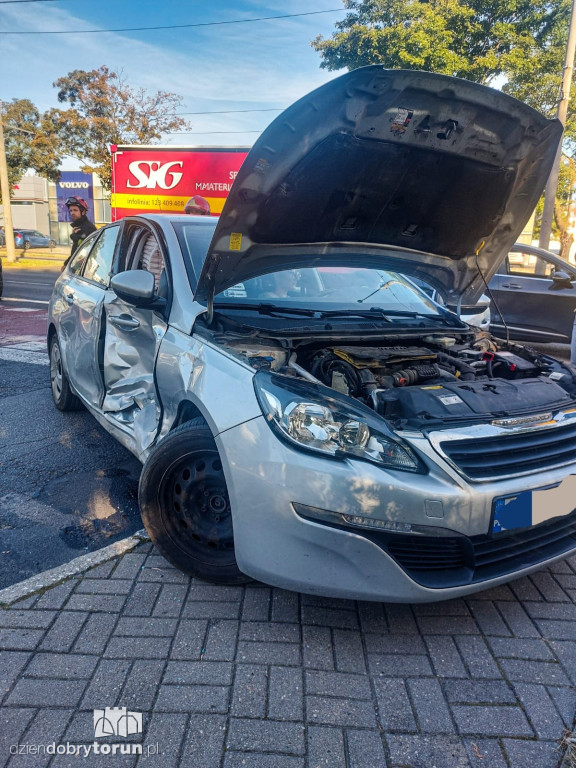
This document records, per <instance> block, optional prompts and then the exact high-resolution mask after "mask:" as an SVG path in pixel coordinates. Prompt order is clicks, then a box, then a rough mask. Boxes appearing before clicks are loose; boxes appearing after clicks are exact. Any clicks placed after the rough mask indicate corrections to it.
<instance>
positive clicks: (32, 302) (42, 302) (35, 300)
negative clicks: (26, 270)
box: [2, 296, 50, 304]
mask: <svg viewBox="0 0 576 768" xmlns="http://www.w3.org/2000/svg"><path fill="white" fill-rule="evenodd" d="M2 301H21V302H22V303H23V304H50V302H49V301H40V299H13V298H10V297H8V296H4V298H3V299H2Z"/></svg>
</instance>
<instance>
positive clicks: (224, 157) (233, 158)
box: [110, 146, 249, 221]
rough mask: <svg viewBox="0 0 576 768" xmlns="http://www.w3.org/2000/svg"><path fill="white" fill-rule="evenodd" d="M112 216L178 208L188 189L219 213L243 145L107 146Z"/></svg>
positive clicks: (243, 153)
mask: <svg viewBox="0 0 576 768" xmlns="http://www.w3.org/2000/svg"><path fill="white" fill-rule="evenodd" d="M110 149H111V152H112V194H111V198H110V203H111V206H112V221H117V220H118V219H121V218H122V217H123V216H134V215H135V214H138V213H184V206H185V205H186V203H187V202H188V200H189V199H190V198H191V197H193V196H194V195H201V196H202V197H204V198H205V199H206V200H207V201H208V203H209V204H210V211H211V213H212V214H214V215H218V214H220V212H221V211H222V208H223V206H224V201H225V200H226V197H227V196H228V192H229V191H230V188H231V186H232V182H233V181H234V179H235V178H236V175H237V173H238V171H239V170H240V166H241V165H242V163H243V162H244V158H245V157H246V155H247V154H248V151H249V147H154V146H149V147H134V146H112V147H111V148H110Z"/></svg>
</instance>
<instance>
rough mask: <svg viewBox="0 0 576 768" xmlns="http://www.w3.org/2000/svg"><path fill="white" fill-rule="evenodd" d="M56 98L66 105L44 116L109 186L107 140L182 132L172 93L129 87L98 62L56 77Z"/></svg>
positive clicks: (149, 139)
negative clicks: (89, 67)
mask: <svg viewBox="0 0 576 768" xmlns="http://www.w3.org/2000/svg"><path fill="white" fill-rule="evenodd" d="M54 86H55V87H56V88H58V101H59V102H60V103H61V104H64V103H68V104H69V105H70V108H69V109H66V110H58V109H53V110H50V112H49V113H48V117H49V119H50V120H51V121H52V123H53V124H54V125H56V126H57V127H58V133H59V136H60V137H61V139H62V140H63V141H66V142H67V152H68V154H70V155H73V156H75V157H77V158H78V159H79V160H80V161H81V162H83V163H84V164H85V166H86V165H87V166H89V167H90V169H91V170H94V171H96V173H97V174H98V175H99V176H100V178H101V179H102V183H103V184H104V186H105V187H106V188H107V189H110V185H111V176H110V150H109V145H110V144H153V143H155V142H157V141H158V140H159V139H160V138H161V137H162V134H164V133H168V132H172V131H178V130H182V129H183V128H185V127H186V126H187V123H186V121H185V120H184V119H183V118H181V117H179V116H178V115H177V114H176V110H177V109H178V108H179V107H180V105H181V102H182V100H181V98H180V97H179V96H177V95H176V94H174V93H168V92H166V91H157V92H156V93H153V94H150V93H148V92H147V91H145V90H144V89H142V88H141V89H133V88H131V87H130V86H129V85H128V84H127V83H126V80H125V79H124V78H123V76H122V75H121V74H117V73H116V72H112V71H111V70H110V69H108V67H105V66H102V67H100V68H99V69H93V70H91V71H90V72H86V71H84V70H82V69H76V70H74V71H73V72H69V73H68V74H67V75H66V76H65V77H61V78H60V79H58V80H56V82H55V83H54Z"/></svg>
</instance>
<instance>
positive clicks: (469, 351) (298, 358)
mask: <svg viewBox="0 0 576 768" xmlns="http://www.w3.org/2000/svg"><path fill="white" fill-rule="evenodd" d="M220 343H222V339H221V340H220ZM224 346H225V347H227V348H228V349H229V350H230V351H231V352H233V353H234V354H236V355H240V356H241V357H242V358H243V359H244V360H247V361H248V362H249V364H250V365H251V366H252V367H253V368H255V369H256V370H270V371H274V372H278V373H283V374H286V375H289V376H297V377H300V378H304V379H307V380H308V381H311V382H315V383H317V384H322V385H324V386H327V387H330V388H331V389H333V390H335V391H336V392H339V393H341V394H343V395H348V396H349V397H352V398H354V399H356V400H359V401H360V402H362V403H363V404H365V405H367V406H369V407H370V408H372V409H373V410H375V411H376V412H377V413H379V414H380V415H381V416H383V417H384V418H385V419H386V420H387V421H389V422H390V423H391V425H393V426H394V427H396V428H416V429H424V428H428V427H429V428H439V427H441V426H448V425H450V424H451V423H452V424H453V423H459V424H463V423H470V422H478V421H482V420H487V421H489V420H491V419H495V418H506V417H509V416H513V415H514V416H517V415H520V414H538V413H541V412H543V411H554V410H556V409H560V408H566V407H567V406H570V404H571V402H572V401H575V404H576V376H575V375H574V374H573V372H572V370H571V368H570V367H569V366H568V365H566V364H565V363H562V362H560V361H558V360H556V359H554V358H552V357H549V356H548V355H543V354H540V353H536V352H534V351H533V350H531V349H530V348H528V347H523V346H521V345H519V344H510V343H506V342H499V341H497V340H495V339H493V338H492V337H491V336H489V335H488V334H485V333H479V334H477V335H476V336H475V337H473V336H470V335H469V336H468V338H467V339H465V340H464V341H462V340H461V339H458V338H457V337H450V336H442V335H437V334H433V335H431V336H422V337H420V338H418V339H416V340H414V341H412V340H410V341H409V342H408V343H405V344H401V345H394V346H384V345H382V344H381V342H380V343H379V342H375V343H374V344H370V345H368V344H367V343H363V344H351V343H350V341H347V342H344V343H342V344H338V343H330V345H329V346H328V345H326V346H324V345H321V344H320V342H318V341H315V342H313V343H306V342H300V343H299V344H298V345H292V344H289V343H288V344H287V342H284V343H282V342H280V341H276V340H273V339H258V340H256V339H254V338H251V339H250V341H249V342H244V341H242V340H239V339H238V340H231V339H229V338H227V339H226V341H225V342H224Z"/></svg>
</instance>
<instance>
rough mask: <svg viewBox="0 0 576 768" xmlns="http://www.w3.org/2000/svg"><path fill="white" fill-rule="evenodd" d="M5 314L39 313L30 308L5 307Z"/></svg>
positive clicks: (37, 310)
mask: <svg viewBox="0 0 576 768" xmlns="http://www.w3.org/2000/svg"><path fill="white" fill-rule="evenodd" d="M6 312H40V310H39V309H33V308H32V307H6Z"/></svg>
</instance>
